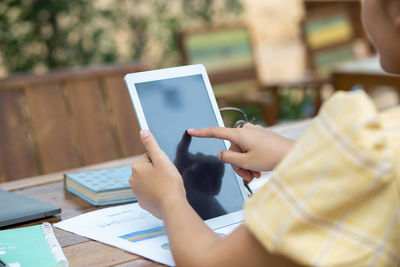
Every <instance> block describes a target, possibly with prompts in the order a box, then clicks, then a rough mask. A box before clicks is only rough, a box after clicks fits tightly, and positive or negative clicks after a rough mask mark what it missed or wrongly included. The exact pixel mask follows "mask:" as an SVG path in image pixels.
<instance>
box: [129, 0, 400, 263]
mask: <svg viewBox="0 0 400 267" xmlns="http://www.w3.org/2000/svg"><path fill="white" fill-rule="evenodd" d="M362 17H363V23H364V26H365V28H366V30H367V32H368V33H369V35H370V37H371V40H372V42H373V44H374V45H375V47H376V49H377V51H378V53H379V54H380V60H381V65H382V67H383V68H384V69H385V70H386V71H388V72H390V73H395V74H400V47H399V44H400V1H399V0H364V1H363V7H362ZM188 133H189V134H190V135H191V136H193V137H199V138H211V137H213V138H220V139H227V140H229V141H231V143H232V146H231V148H230V150H228V151H222V152H221V153H219V154H218V158H219V159H220V160H221V161H222V162H226V163H231V164H232V166H233V167H234V169H235V170H236V172H237V173H238V174H239V175H240V176H242V177H243V178H244V179H245V180H251V179H253V178H254V177H259V176H260V172H261V171H267V170H272V169H274V174H273V175H272V177H271V179H270V180H269V181H268V183H267V184H266V185H265V186H264V187H263V188H262V189H261V190H260V191H259V192H258V193H257V194H255V195H254V196H252V197H251V199H250V200H249V201H248V202H247V203H246V204H245V208H244V213H245V218H244V224H243V225H241V226H240V227H239V228H238V229H236V230H235V231H234V232H233V233H231V234H230V235H228V236H226V237H220V236H218V235H216V234H215V233H214V232H213V231H212V230H210V229H209V228H208V227H207V226H206V224H204V222H203V221H202V220H201V218H200V217H199V216H198V215H197V214H196V212H195V211H194V210H193V209H192V207H191V206H190V205H189V203H188V201H187V200H186V197H185V188H184V185H183V182H182V177H181V175H180V173H179V171H178V170H177V168H176V167H175V166H174V164H173V163H172V162H171V161H170V160H169V159H168V157H167V156H166V154H165V153H164V152H163V151H162V150H161V149H160V148H159V146H158V144H157V142H156V140H155V138H154V137H153V135H152V134H151V133H150V132H149V131H146V130H143V131H141V133H140V135H141V139H142V142H143V144H144V146H145V148H146V150H147V154H146V155H144V156H142V158H141V159H140V160H138V161H137V162H136V163H135V164H133V167H132V176H131V178H130V183H131V185H132V190H133V191H134V193H135V195H136V196H137V199H138V202H139V204H140V206H141V207H143V208H145V209H147V210H148V211H150V212H151V213H152V214H154V215H155V216H157V217H158V218H161V219H163V220H164V224H165V227H166V230H167V233H168V238H169V242H170V248H171V251H172V254H173V256H174V259H175V262H176V263H177V265H178V266H297V265H314V266H327V265H331V266H332V265H340V266H398V265H399V264H400V250H399V248H400V193H399V192H400V108H393V109H390V110H387V111H385V112H384V113H381V114H379V113H378V112H377V111H376V108H375V106H374V105H373V103H372V101H371V100H370V99H369V98H368V96H367V95H366V94H365V93H364V92H362V91H357V92H352V93H344V92H338V93H336V94H334V96H332V97H331V98H330V100H328V101H327V102H326V103H325V104H324V105H323V107H322V108H321V111H320V113H319V115H318V116H317V117H316V118H315V119H314V120H313V122H312V124H311V126H310V128H309V129H308V130H307V131H306V133H305V134H304V135H303V136H302V137H301V139H300V140H299V141H297V142H296V143H294V142H292V141H290V140H288V139H286V138H284V137H281V136H279V135H277V134H275V133H273V132H271V131H269V130H268V129H263V128H261V127H259V126H255V125H251V124H245V126H244V127H243V128H241V129H226V128H218V127H211V128H205V129H196V130H188ZM155 184H157V186H154V185H155Z"/></svg>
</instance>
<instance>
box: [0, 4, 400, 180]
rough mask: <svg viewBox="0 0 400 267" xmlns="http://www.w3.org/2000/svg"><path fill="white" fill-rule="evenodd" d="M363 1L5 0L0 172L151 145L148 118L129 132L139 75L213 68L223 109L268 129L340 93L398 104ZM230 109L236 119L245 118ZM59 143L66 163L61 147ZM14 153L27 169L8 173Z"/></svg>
mask: <svg viewBox="0 0 400 267" xmlns="http://www.w3.org/2000/svg"><path fill="white" fill-rule="evenodd" d="M360 9H361V1H359V0H284V1H282V0H263V1H261V0H195V1H193V0H168V1H164V0H97V1H93V0H2V1H1V2H0V128H1V129H2V131H1V132H0V148H1V149H2V150H1V151H0V152H1V153H0V156H1V154H3V155H7V156H4V158H3V159H1V157H0V177H1V176H2V172H3V176H6V177H7V176H8V177H24V176H28V175H32V174H38V173H46V172H50V171H56V170H61V169H65V168H72V167H76V166H82V165H85V164H90V163H95V162H101V161H105V160H110V159H114V158H118V157H124V156H130V155H135V154H137V153H139V152H141V151H142V147H141V146H140V145H138V144H136V143H135V142H136V141H137V140H136V141H135V142H133V141H132V140H133V139H132V136H136V135H137V126H135V127H136V128H135V127H133V126H132V127H133V128H132V127H130V128H126V127H128V126H130V125H133V124H134V125H136V124H137V123H136V121H132V117H134V116H133V111H132V107H131V104H130V103H129V100H127V99H128V96H127V93H126V89H125V86H124V84H123V76H124V74H126V73H128V72H135V71H144V70H150V69H155V68H164V67H173V66H179V65H184V64H197V63H201V64H204V65H205V66H206V68H207V71H208V74H209V76H210V80H211V83H212V86H213V89H214V92H215V95H216V98H217V101H218V103H219V106H220V107H221V108H222V107H235V108H240V109H241V110H243V111H244V112H245V114H246V115H247V117H248V118H247V119H248V120H251V121H253V122H255V123H258V124H261V125H266V126H271V125H275V124H282V123H287V122H292V121H298V120H304V119H307V118H311V117H313V116H315V115H316V114H317V112H318V110H319V108H320V106H321V104H322V103H323V101H324V100H325V99H327V98H328V97H329V96H330V95H331V94H332V93H333V92H335V91H337V90H346V91H348V90H365V91H366V92H367V93H368V94H370V96H371V97H372V98H373V100H374V101H375V103H376V104H377V107H378V109H381V110H383V109H387V108H390V107H392V106H395V105H397V104H398V103H399V95H398V92H399V90H400V89H399V87H400V79H399V77H397V76H393V75H388V74H386V73H384V72H383V70H382V69H381V68H380V66H379V60H378V57H377V56H376V53H375V51H374V48H373V47H372V45H371V43H370V42H369V40H368V37H367V34H366V33H365V31H364V30H363V27H362V22H361V16H360ZM222 114H223V118H224V121H225V124H226V125H227V126H233V125H234V124H235V122H236V121H237V120H241V119H245V117H244V116H243V115H242V114H241V113H240V112H237V111H229V110H228V111H223V112H222ZM52 115H53V116H52ZM127 125H128V126H127ZM124 127H125V128H124ZM60 129H62V130H60ZM57 131H59V132H57ZM99 132H100V133H101V135H99ZM136 137H137V136H136ZM57 138H58V139H57ZM91 142H93V144H92V145H90V144H91ZM108 143H109V144H111V145H110V146H107V145H105V144H108ZM60 144H65V146H64V147H61V148H59V150H58V151H64V152H65V157H64V158H58V159H57V158H54V154H52V153H53V152H51V149H50V148H55V147H57V146H59V145H60ZM99 144H100V145H99ZM91 146H92V147H95V148H99V147H100V148H101V146H103V148H102V149H100V152H99V151H98V150H93V149H92V150H91V148H90V147H91ZM88 147H89V148H88ZM47 154H49V155H52V156H49V157H48V159H49V160H50V161H52V160H53V161H54V162H50V163H49V165H48V166H47V165H46V164H45V162H46V159H44V156H45V155H47ZM27 155H28V156H27ZM29 155H31V156H29ZM12 158H15V159H18V160H19V161H20V159H21V158H27V160H26V162H25V163H21V164H22V165H23V164H25V165H26V166H25V165H24V166H22V165H21V166H22V167H21V166H20V167H18V166H16V167H15V168H13V169H9V170H7V168H10V167H9V166H10V164H11V163H12ZM67 159H68V160H67ZM8 160H9V162H8ZM32 162H33V163H32ZM60 162H66V163H65V164H63V163H60ZM68 162H69V163H68ZM67 163H68V164H67ZM31 165H32V166H33V167H32V166H31ZM2 166H3V167H2ZM31 167H32V168H31ZM22 169H30V171H27V172H21V171H19V170H22ZM32 170H33V171H32Z"/></svg>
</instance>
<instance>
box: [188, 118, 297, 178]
mask: <svg viewBox="0 0 400 267" xmlns="http://www.w3.org/2000/svg"><path fill="white" fill-rule="evenodd" d="M188 133H189V134H190V135H191V136H194V137H214V138H218V139H226V140H229V141H230V142H231V143H232V145H231V147H230V149H229V150H228V151H221V152H220V153H219V154H218V158H219V159H220V160H221V161H223V162H226V163H230V164H232V167H233V168H234V169H235V171H236V172H237V173H238V174H239V175H240V176H241V177H242V178H243V179H245V180H247V181H251V180H252V179H253V178H254V177H260V175H261V174H260V171H270V170H272V169H274V168H275V166H276V165H277V164H278V163H279V162H280V161H281V160H282V158H283V157H284V156H285V155H286V153H287V152H289V150H290V149H291V148H292V146H293V144H294V143H295V141H293V140H290V139H287V138H285V137H282V136H280V135H278V134H276V133H274V132H273V131H271V130H268V129H266V128H263V127H261V126H257V125H253V124H250V123H246V124H245V125H244V126H243V128H234V129H231V128H222V127H210V128H203V129H195V130H193V129H190V130H188Z"/></svg>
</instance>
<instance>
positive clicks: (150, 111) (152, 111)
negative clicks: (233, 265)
mask: <svg viewBox="0 0 400 267" xmlns="http://www.w3.org/2000/svg"><path fill="white" fill-rule="evenodd" d="M135 86H136V90H137V93H138V96H139V99H140V102H141V105H142V109H143V112H144V115H145V117H146V121H147V124H148V127H149V130H150V131H151V132H152V134H153V135H154V136H155V137H156V139H157V141H158V143H159V145H160V147H161V149H163V150H164V151H165V153H166V154H167V155H168V157H169V158H170V159H171V160H172V162H174V164H175V166H176V167H177V169H178V170H179V172H180V173H181V175H182V177H183V180H184V184H185V189H186V195H187V198H188V201H189V203H190V204H191V205H192V207H193V208H194V209H195V210H196V212H197V213H198V214H199V215H200V217H201V218H202V219H203V220H207V219H211V218H215V217H218V216H221V215H225V214H228V213H232V212H236V211H240V210H242V208H243V207H242V206H243V197H242V195H241V191H240V187H239V184H238V181H237V179H236V177H235V174H234V170H233V169H232V167H231V166H230V165H228V164H223V163H222V162H220V161H219V160H218V158H217V157H216V156H217V154H218V153H219V152H220V151H222V150H225V149H226V147H225V144H224V142H223V141H222V140H218V139H214V138H192V137H191V136H189V135H188V134H186V130H187V129H190V128H193V129H195V128H204V127H210V126H218V123H217V119H216V117H215V115H214V112H213V108H212V105H211V102H210V99H209V97H208V93H207V89H206V86H205V84H204V81H203V78H202V75H200V74H199V75H192V76H185V77H179V78H171V79H165V80H158V81H151V82H143V83H136V84H135ZM155 186H156V185H155Z"/></svg>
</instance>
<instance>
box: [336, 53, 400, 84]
mask: <svg viewBox="0 0 400 267" xmlns="http://www.w3.org/2000/svg"><path fill="white" fill-rule="evenodd" d="M332 82H333V86H334V87H335V88H336V90H345V91H348V90H350V89H352V88H353V87H354V86H356V85H361V86H362V87H364V88H365V90H366V91H368V90H370V89H374V87H376V86H393V87H394V88H395V89H397V90H398V92H400V76H398V75H391V74H388V73H386V72H385V71H384V70H383V69H382V67H381V66H380V63H379V59H378V58H377V57H374V58H371V59H367V60H362V61H358V62H349V63H343V64H339V65H338V66H337V67H336V68H335V70H334V72H333V73H332Z"/></svg>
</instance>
